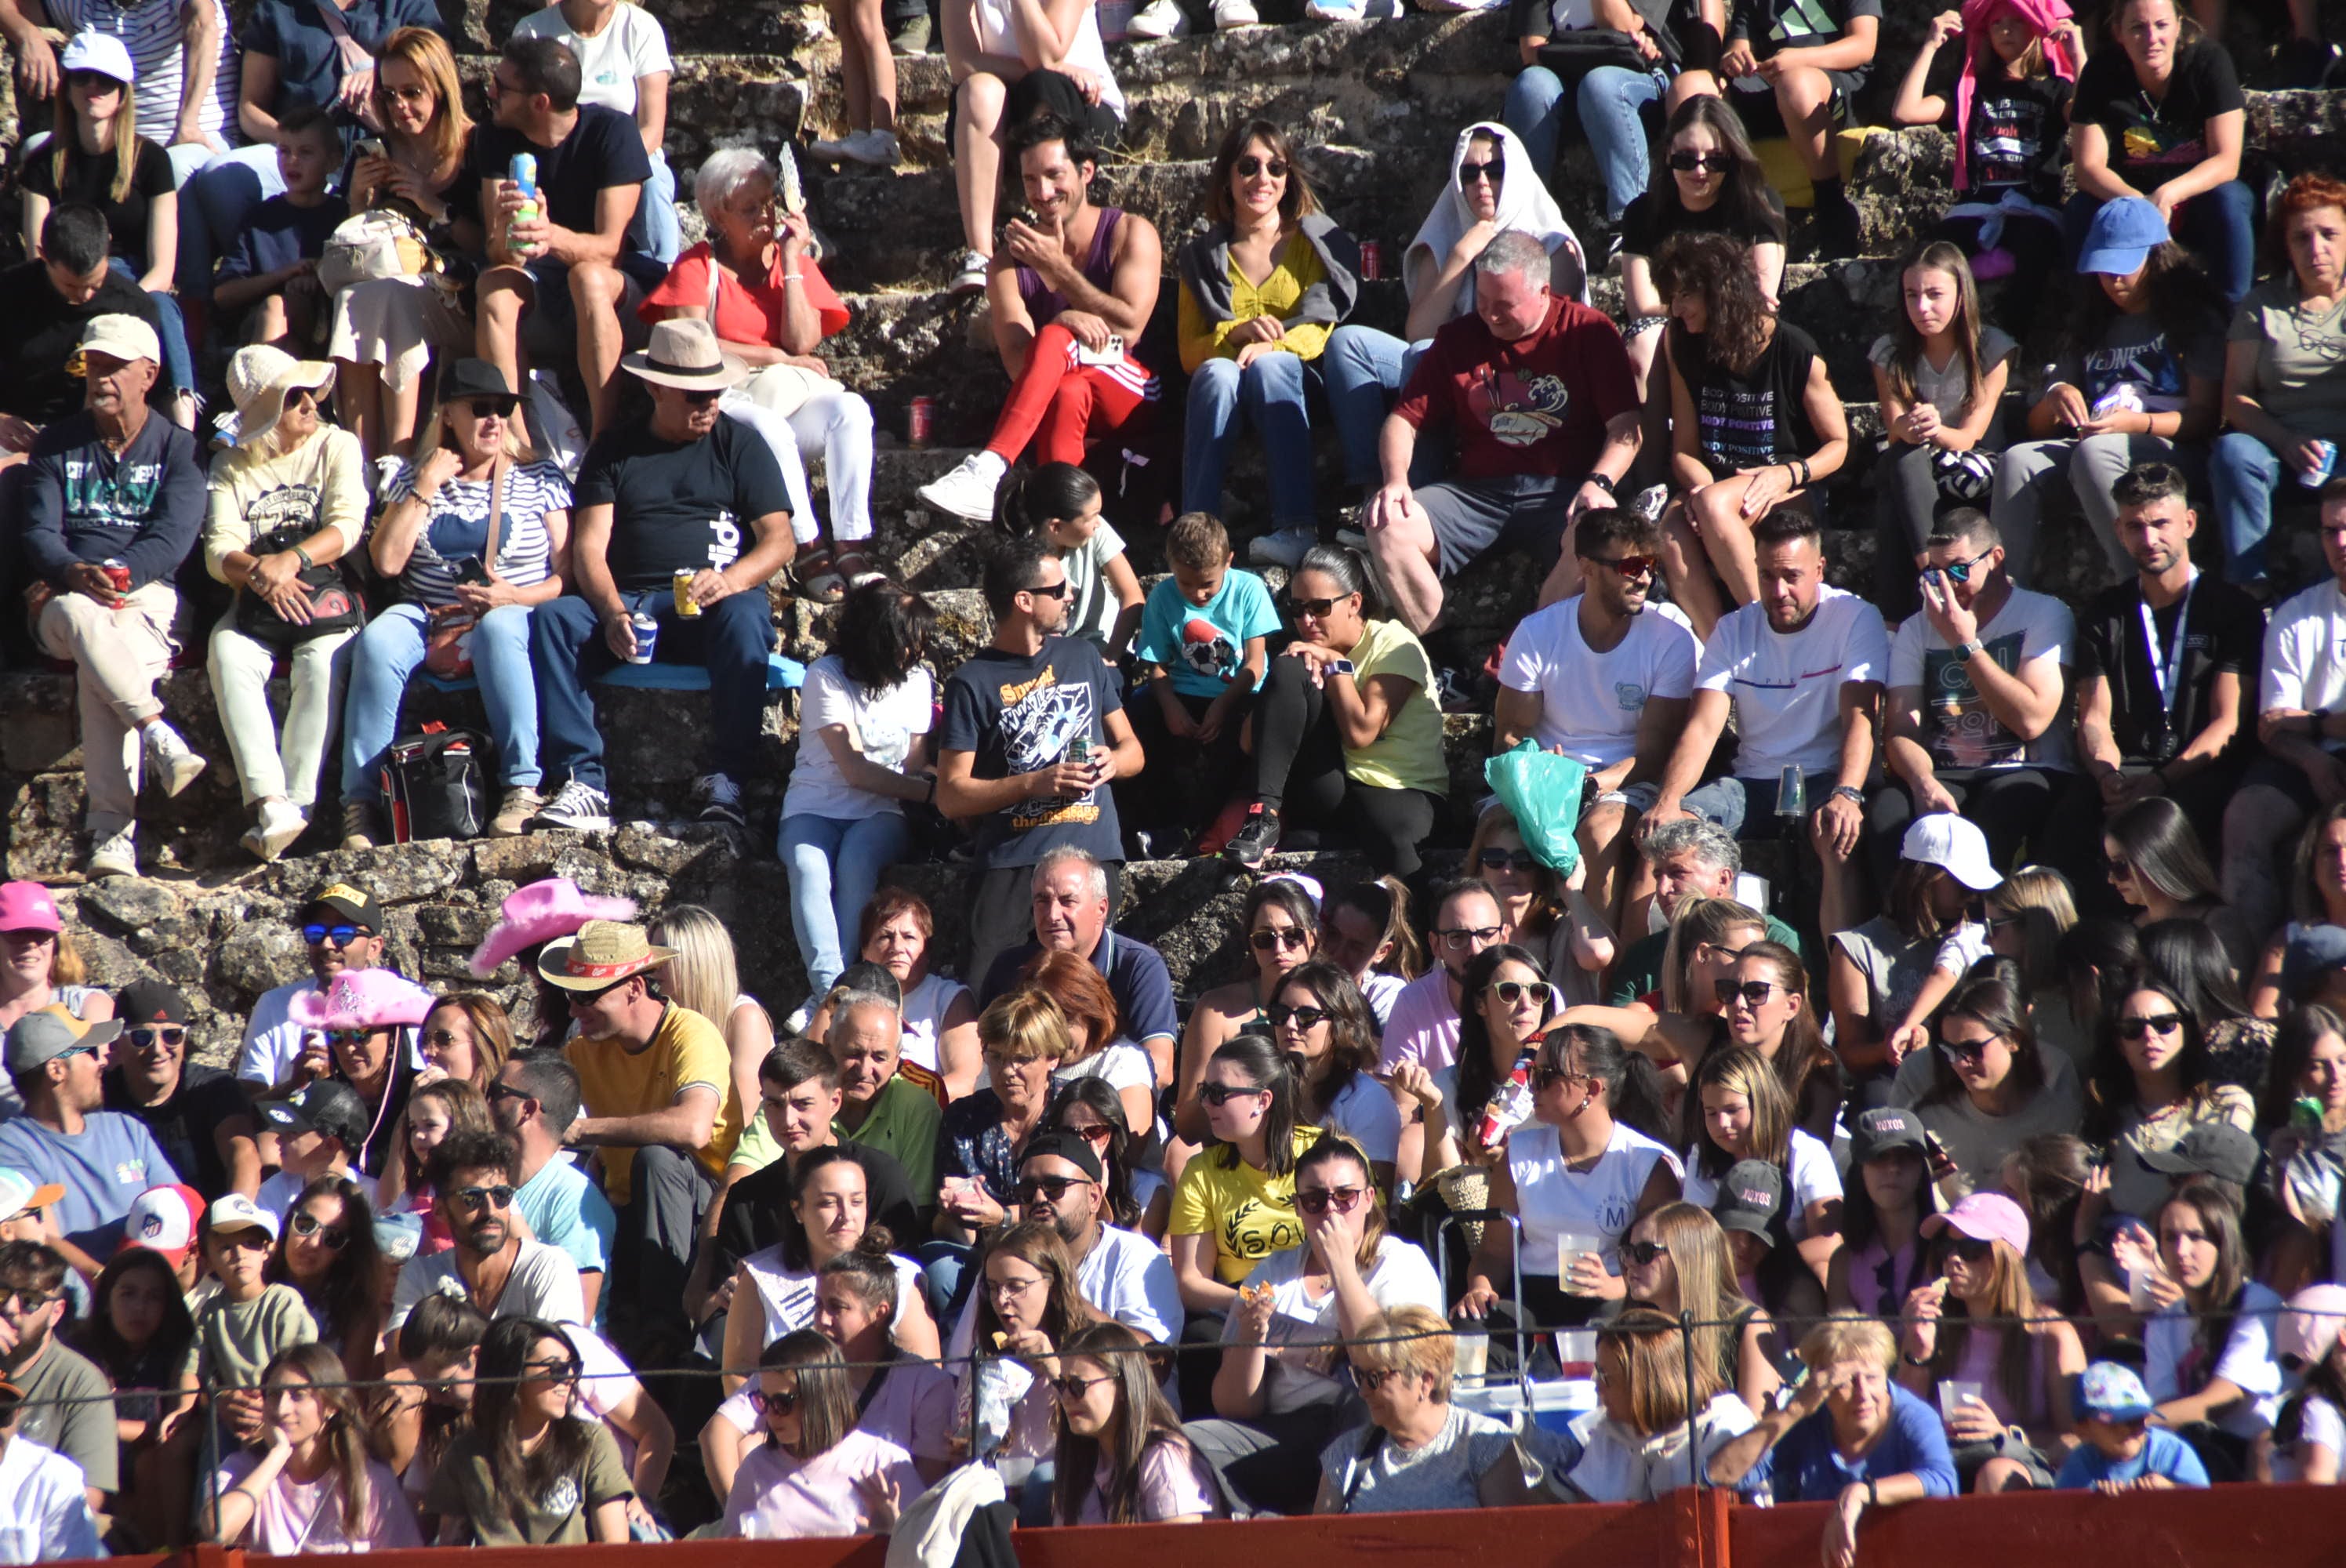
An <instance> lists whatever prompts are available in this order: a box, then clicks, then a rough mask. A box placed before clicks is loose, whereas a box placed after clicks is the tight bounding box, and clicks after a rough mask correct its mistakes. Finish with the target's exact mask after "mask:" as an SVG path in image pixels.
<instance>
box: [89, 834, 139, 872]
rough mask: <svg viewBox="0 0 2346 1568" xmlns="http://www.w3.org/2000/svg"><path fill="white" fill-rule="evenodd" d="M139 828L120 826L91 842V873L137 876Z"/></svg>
mask: <svg viewBox="0 0 2346 1568" xmlns="http://www.w3.org/2000/svg"><path fill="white" fill-rule="evenodd" d="M89 874H90V875H91V876H93V877H135V876H137V875H138V825H137V824H136V823H133V824H131V825H130V826H128V827H127V828H119V829H117V830H115V831H113V832H111V833H107V834H106V835H105V836H104V837H102V838H94V839H92V840H90V843H89Z"/></svg>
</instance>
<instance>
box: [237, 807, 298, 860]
mask: <svg viewBox="0 0 2346 1568" xmlns="http://www.w3.org/2000/svg"><path fill="white" fill-rule="evenodd" d="M309 826H310V820H309V819H308V818H306V817H304V816H302V815H301V811H300V810H299V809H296V808H295V806H294V804H293V802H292V801H291V800H263V801H262V802H261V803H260V820H259V821H258V822H255V823H254V824H253V825H252V826H251V827H250V828H249V829H247V830H245V835H244V838H243V839H242V840H240V841H241V842H242V843H243V845H244V847H245V849H246V850H249V851H250V853H251V855H252V858H253V859H254V860H260V861H262V862H264V863H265V862H267V861H270V860H275V859H276V858H277V857H278V856H280V855H281V854H283V853H284V852H285V847H286V846H287V845H289V844H291V842H292V841H293V840H296V839H298V838H300V837H301V835H302V834H303V833H304V832H306V831H307V830H309Z"/></svg>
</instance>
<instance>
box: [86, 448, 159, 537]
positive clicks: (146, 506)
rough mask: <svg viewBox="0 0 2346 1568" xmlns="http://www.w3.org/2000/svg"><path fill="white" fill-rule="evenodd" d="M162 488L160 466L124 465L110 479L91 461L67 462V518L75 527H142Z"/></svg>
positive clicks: (100, 464) (146, 464) (118, 466)
mask: <svg viewBox="0 0 2346 1568" xmlns="http://www.w3.org/2000/svg"><path fill="white" fill-rule="evenodd" d="M162 486H163V465H162V464H161V463H117V464H116V465H115V468H114V472H113V473H111V474H110V475H109V474H108V473H107V468H106V464H104V463H99V462H98V461H97V460H96V459H94V458H87V457H67V458H66V487H65V488H66V495H65V507H66V517H68V518H70V519H72V520H73V521H75V522H78V523H95V524H103V523H107V522H115V523H144V522H145V521H146V520H147V519H148V516H149V515H151V514H153V512H154V510H155V493H156V492H157V491H158V490H160V489H161V488H162Z"/></svg>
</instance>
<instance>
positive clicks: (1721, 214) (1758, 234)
mask: <svg viewBox="0 0 2346 1568" xmlns="http://www.w3.org/2000/svg"><path fill="white" fill-rule="evenodd" d="M1655 178H1657V179H1662V178H1668V170H1666V169H1665V170H1658V171H1657V172H1656V174H1655ZM1762 194H1763V195H1765V196H1766V197H1767V199H1768V206H1767V209H1766V210H1765V211H1763V212H1760V213H1759V214H1756V215H1755V216H1753V217H1752V218H1751V219H1749V221H1746V222H1741V223H1738V222H1737V221H1735V219H1734V217H1733V216H1732V215H1731V214H1730V212H1729V207H1728V203H1727V202H1726V201H1724V200H1719V201H1714V202H1712V203H1711V204H1710V205H1709V207H1706V208H1704V209H1702V210H1701V211H1700V212H1691V211H1688V209H1685V208H1683V207H1680V206H1679V205H1678V203H1677V202H1675V201H1671V202H1664V201H1663V200H1662V199H1661V198H1660V197H1659V196H1658V195H1656V194H1655V193H1654V192H1653V191H1651V190H1643V191H1639V192H1638V193H1637V195H1636V196H1634V197H1632V198H1630V199H1629V205H1628V206H1627V207H1626V208H1624V209H1622V211H1621V253H1622V254H1623V255H1625V256H1643V257H1646V258H1647V259H1648V260H1650V259H1652V258H1653V257H1654V256H1656V255H1657V254H1658V253H1659V252H1660V250H1661V249H1662V241H1663V240H1665V239H1668V238H1669V237H1670V236H1671V235H1673V234H1732V235H1733V236H1735V238H1736V239H1740V240H1741V241H1743V243H1744V244H1746V245H1764V244H1768V243H1770V242H1771V241H1772V242H1773V243H1775V244H1778V245H1781V244H1783V243H1784V237H1785V235H1786V233H1787V232H1788V230H1787V229H1786V228H1785V223H1784V199H1783V198H1782V197H1780V196H1779V195H1777V194H1776V192H1775V191H1774V190H1773V189H1764V190H1763V191H1762Z"/></svg>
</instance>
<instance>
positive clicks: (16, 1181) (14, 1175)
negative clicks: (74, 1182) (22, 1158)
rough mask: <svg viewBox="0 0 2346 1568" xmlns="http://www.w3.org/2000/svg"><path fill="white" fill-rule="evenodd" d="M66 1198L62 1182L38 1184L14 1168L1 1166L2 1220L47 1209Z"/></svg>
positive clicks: (0, 1217) (0, 1200)
mask: <svg viewBox="0 0 2346 1568" xmlns="http://www.w3.org/2000/svg"><path fill="white" fill-rule="evenodd" d="M63 1196H66V1189H65V1186H64V1184H62V1183H60V1182H36V1181H35V1180H34V1179H33V1178H32V1177H31V1176H26V1174H25V1173H24V1172H23V1171H20V1170H18V1169H17V1168H16V1167H15V1166H0V1219H7V1218H9V1217H12V1216H15V1215H19V1214H22V1213H24V1212H25V1211H26V1209H28V1208H46V1207H49V1205H51V1204H53V1203H55V1202H56V1201H57V1199H59V1198H61V1197H63Z"/></svg>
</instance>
